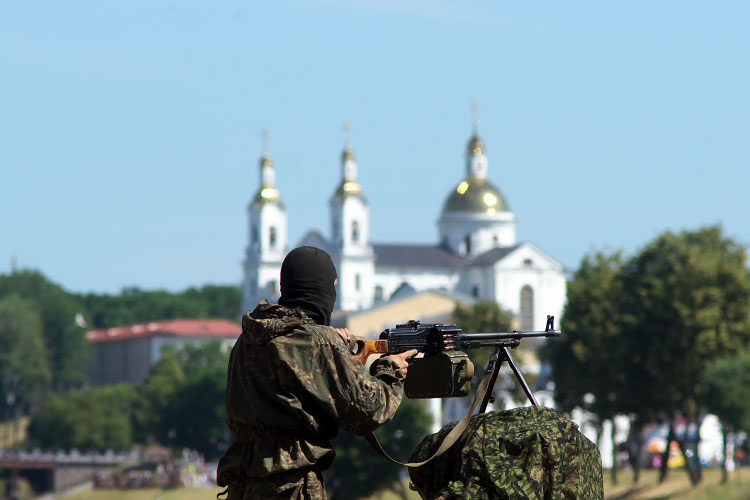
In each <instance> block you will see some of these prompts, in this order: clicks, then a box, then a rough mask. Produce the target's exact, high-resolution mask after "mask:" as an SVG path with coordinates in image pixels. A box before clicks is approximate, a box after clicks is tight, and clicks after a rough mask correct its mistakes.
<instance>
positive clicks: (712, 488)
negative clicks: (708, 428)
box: [604, 467, 750, 500]
mask: <svg viewBox="0 0 750 500" xmlns="http://www.w3.org/2000/svg"><path fill="white" fill-rule="evenodd" d="M658 478H659V474H658V471H656V470H642V471H641V477H640V481H639V482H638V484H633V482H632V481H633V477H632V474H631V473H625V472H623V473H620V474H619V476H618V481H617V485H613V484H612V483H611V481H610V472H609V471H604V497H605V499H606V500H666V499H670V500H750V468H748V467H744V468H741V469H737V470H735V471H733V472H731V473H730V474H729V481H728V482H727V483H726V484H721V471H720V470H719V469H703V480H702V481H701V482H700V483H699V484H698V485H697V486H695V487H693V486H692V485H691V484H690V480H689V479H688V475H687V472H685V471H684V470H670V471H669V475H668V476H667V480H666V481H665V482H664V483H662V484H659V482H658Z"/></svg>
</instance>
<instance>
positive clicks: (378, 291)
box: [375, 285, 383, 300]
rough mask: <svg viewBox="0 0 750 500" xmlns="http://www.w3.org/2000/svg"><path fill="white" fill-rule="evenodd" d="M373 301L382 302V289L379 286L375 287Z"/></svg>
mask: <svg viewBox="0 0 750 500" xmlns="http://www.w3.org/2000/svg"><path fill="white" fill-rule="evenodd" d="M375 300H383V287H382V286H380V285H378V286H376V287H375Z"/></svg>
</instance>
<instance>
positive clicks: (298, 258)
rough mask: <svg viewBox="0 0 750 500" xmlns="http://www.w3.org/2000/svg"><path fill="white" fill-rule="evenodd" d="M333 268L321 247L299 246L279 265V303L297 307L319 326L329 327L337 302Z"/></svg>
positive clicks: (329, 258)
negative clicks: (334, 305)
mask: <svg viewBox="0 0 750 500" xmlns="http://www.w3.org/2000/svg"><path fill="white" fill-rule="evenodd" d="M335 280H336V267H334V265H333V261H332V260H331V256H330V255H328V254H327V253H326V252H324V251H323V250H321V249H320V248H315V247H299V248H295V249H294V250H292V251H291V252H289V253H288V254H287V256H286V258H285V259H284V262H283V263H282V264H281V298H279V304H281V305H282V306H284V307H288V308H290V309H294V308H295V307H299V308H300V309H302V310H303V311H305V313H307V315H308V316H309V317H310V318H312V319H313V321H315V323H317V324H319V325H330V324H331V311H333V304H334V302H336V287H335V286H334V285H333V282H334V281H335Z"/></svg>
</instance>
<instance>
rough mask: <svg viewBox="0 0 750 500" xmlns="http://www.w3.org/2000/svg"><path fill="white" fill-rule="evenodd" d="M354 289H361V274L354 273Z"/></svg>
mask: <svg viewBox="0 0 750 500" xmlns="http://www.w3.org/2000/svg"><path fill="white" fill-rule="evenodd" d="M354 289H355V290H357V291H359V274H355V275H354Z"/></svg>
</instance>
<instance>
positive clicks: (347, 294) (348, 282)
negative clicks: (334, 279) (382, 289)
mask: <svg viewBox="0 0 750 500" xmlns="http://www.w3.org/2000/svg"><path fill="white" fill-rule="evenodd" d="M335 264H336V267H337V272H338V276H339V278H338V279H339V284H338V288H337V293H336V295H337V297H336V302H337V304H338V308H339V309H343V310H344V311H359V310H362V309H369V308H370V307H372V304H373V299H374V297H373V294H374V290H375V287H374V285H373V281H374V274H375V271H374V266H373V263H372V259H351V258H344V259H342V260H340V261H338V262H336V263H335Z"/></svg>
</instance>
